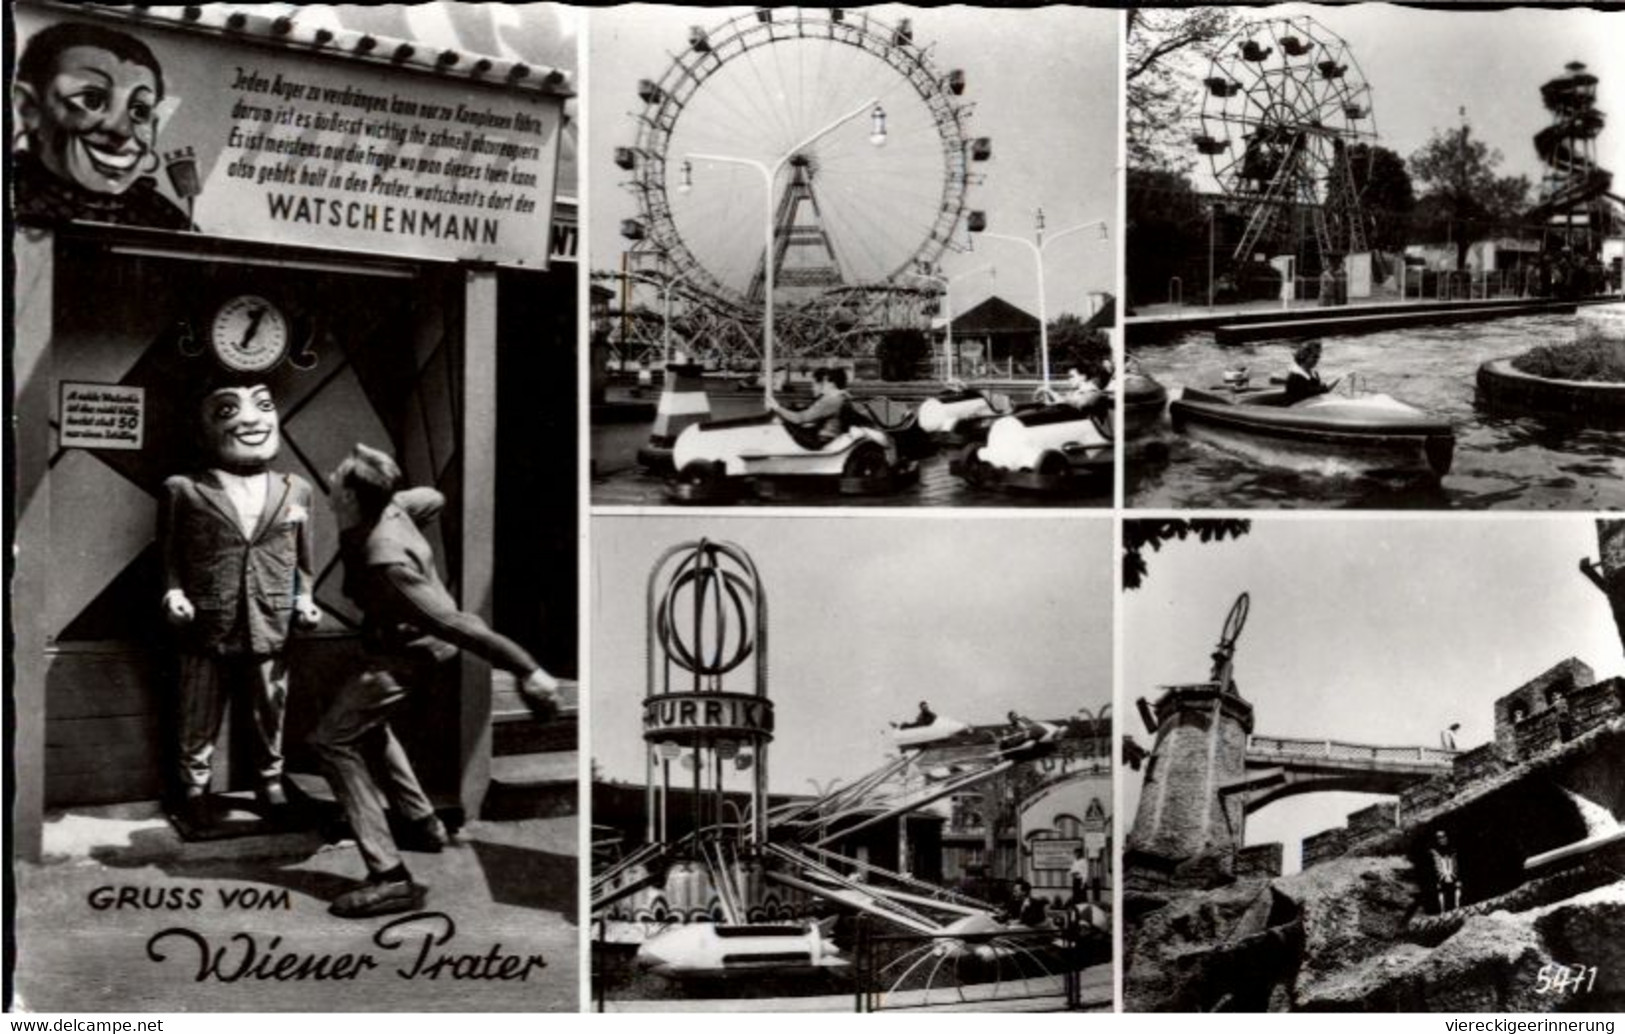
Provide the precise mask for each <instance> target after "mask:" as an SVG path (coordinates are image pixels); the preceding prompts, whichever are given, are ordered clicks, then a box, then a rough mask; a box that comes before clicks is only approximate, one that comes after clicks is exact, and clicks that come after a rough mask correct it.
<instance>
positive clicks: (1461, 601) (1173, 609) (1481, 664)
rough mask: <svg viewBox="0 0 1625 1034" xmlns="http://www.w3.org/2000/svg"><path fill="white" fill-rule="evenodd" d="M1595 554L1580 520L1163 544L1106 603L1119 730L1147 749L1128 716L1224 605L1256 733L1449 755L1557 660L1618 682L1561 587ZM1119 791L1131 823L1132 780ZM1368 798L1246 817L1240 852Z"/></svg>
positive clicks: (1184, 667) (1393, 527)
mask: <svg viewBox="0 0 1625 1034" xmlns="http://www.w3.org/2000/svg"><path fill="white" fill-rule="evenodd" d="M1587 556H1589V557H1592V558H1595V557H1596V556H1597V537H1596V525H1595V523H1594V522H1593V521H1592V520H1591V519H1589V518H1581V517H1545V516H1539V517H1536V516H1518V517H1513V518H1510V519H1508V518H1500V519H1496V518H1491V517H1488V516H1484V517H1472V516H1469V515H1456V516H1453V517H1451V518H1450V519H1448V520H1444V519H1438V518H1415V519H1412V518H1402V517H1392V516H1384V517H1382V518H1381V519H1376V520H1362V519H1340V518H1325V519H1315V520H1298V519H1290V518H1279V517H1277V518H1267V517H1265V518H1256V519H1254V521H1253V526H1252V531H1251V533H1250V534H1248V535H1246V536H1244V537H1243V538H1241V539H1238V540H1234V541H1229V540H1227V541H1225V542H1222V543H1217V544H1213V543H1207V544H1202V543H1197V542H1196V541H1195V540H1194V539H1192V540H1190V541H1187V542H1182V543H1181V542H1175V543H1172V544H1170V545H1166V546H1164V547H1163V549H1162V550H1161V552H1158V553H1153V554H1148V555H1147V557H1146V560H1147V563H1148V564H1149V568H1150V573H1149V576H1148V577H1147V579H1146V581H1145V583H1144V586H1143V587H1142V588H1140V589H1138V590H1135V591H1132V592H1128V593H1125V594H1124V602H1123V621H1124V631H1123V640H1122V643H1123V646H1122V649H1123V672H1124V683H1123V693H1122V697H1123V700H1122V703H1121V705H1120V709H1119V710H1118V714H1119V715H1120V716H1122V717H1121V718H1120V720H1119V730H1120V731H1122V732H1128V733H1132V734H1133V735H1134V737H1135V739H1136V740H1137V741H1138V742H1139V743H1140V744H1141V745H1142V746H1146V747H1149V746H1150V745H1151V743H1152V742H1153V738H1152V737H1151V736H1150V734H1148V733H1147V732H1146V731H1145V728H1144V726H1143V725H1142V724H1141V723H1140V721H1139V718H1138V717H1137V715H1136V712H1135V708H1134V706H1133V701H1134V700H1135V699H1137V698H1139V697H1142V696H1143V697H1145V698H1147V699H1148V700H1151V701H1154V700H1155V699H1156V697H1157V695H1158V693H1159V690H1158V688H1157V687H1158V686H1160V685H1164V684H1173V683H1181V682H1200V681H1202V680H1204V679H1205V678H1206V677H1207V673H1208V669H1209V666H1210V664H1209V658H1208V655H1209V653H1210V652H1211V651H1212V649H1213V647H1214V645H1215V644H1216V643H1217V641H1218V638H1219V633H1220V630H1221V628H1222V626H1223V623H1224V619H1225V616H1226V615H1227V614H1228V613H1229V610H1230V606H1231V604H1232V603H1233V602H1234V601H1235V598H1236V596H1237V595H1238V594H1239V593H1240V592H1242V591H1247V592H1249V593H1251V602H1252V607H1251V611H1250V615H1249V617H1248V620H1247V624H1246V627H1245V628H1244V629H1243V631H1242V633H1241V637H1240V639H1239V641H1238V645H1237V649H1236V655H1235V677H1236V682H1237V685H1238V686H1239V688H1240V690H1241V694H1242V696H1243V697H1245V698H1246V699H1247V700H1249V701H1251V702H1252V704H1253V705H1254V708H1255V712H1254V713H1255V716H1256V726H1255V729H1254V732H1255V733H1257V734H1259V735H1271V736H1289V737H1295V736H1301V737H1306V738H1321V739H1339V740H1344V741H1348V742H1353V743H1370V744H1377V745H1383V746H1438V745H1439V733H1440V731H1441V730H1443V729H1445V728H1446V727H1448V726H1449V725H1450V724H1451V723H1453V722H1460V723H1461V728H1460V730H1459V731H1457V733H1456V742H1457V745H1458V747H1460V748H1462V749H1467V748H1471V747H1476V746H1478V745H1480V744H1482V743H1486V742H1488V741H1489V740H1490V739H1492V738H1493V735H1494V713H1493V704H1494V701H1495V699H1496V698H1497V697H1500V696H1504V695H1505V694H1507V693H1509V692H1511V691H1512V690H1514V689H1516V688H1517V687H1518V686H1520V685H1522V684H1523V683H1525V682H1527V681H1528V680H1530V679H1531V678H1534V677H1535V676H1536V675H1539V674H1540V673H1541V672H1543V671H1545V670H1547V669H1548V668H1550V667H1552V666H1553V665H1555V664H1557V663H1558V662H1560V661H1562V660H1564V659H1566V658H1568V657H1571V656H1572V657H1578V658H1579V659H1580V660H1582V661H1584V662H1585V663H1587V664H1589V665H1590V666H1591V667H1592V668H1593V669H1594V670H1595V672H1596V674H1597V677H1598V678H1606V677H1610V676H1613V675H1619V674H1622V673H1625V659H1622V656H1621V650H1620V642H1619V636H1618V633H1617V632H1616V631H1615V628H1614V624H1613V620H1612V618H1611V616H1610V614H1609V610H1608V604H1607V601H1606V598H1605V597H1604V596H1603V595H1602V593H1600V592H1598V591H1597V590H1596V589H1595V588H1593V587H1592V585H1591V583H1590V582H1589V581H1587V580H1586V579H1585V578H1584V577H1583V576H1582V575H1581V574H1580V572H1579V570H1578V565H1579V561H1580V558H1581V557H1587ZM1120 771H1123V772H1124V773H1125V775H1126V777H1127V778H1126V781H1125V785H1124V807H1123V814H1124V815H1125V816H1128V817H1130V818H1129V821H1132V816H1133V814H1134V809H1135V807H1136V806H1137V803H1138V800H1139V789H1140V774H1139V773H1135V772H1133V771H1132V770H1128V769H1120ZM1377 799H1378V798H1374V797H1369V796H1366V795H1360V794H1343V793H1327V794H1305V795H1303V796H1299V797H1293V798H1288V799H1286V800H1284V801H1281V802H1278V803H1275V804H1272V805H1269V806H1267V807H1265V808H1264V809H1263V810H1262V811H1260V812H1258V813H1256V814H1255V815H1253V816H1250V817H1249V818H1248V829H1247V842H1248V843H1249V844H1258V843H1269V842H1272V841H1283V842H1285V844H1286V857H1287V859H1288V866H1289V869H1295V868H1296V860H1297V856H1298V842H1299V841H1300V840H1301V839H1302V838H1303V837H1304V836H1307V835H1309V834H1311V833H1317V832H1320V831H1321V830H1324V829H1329V828H1331V827H1333V826H1339V825H1342V823H1343V819H1344V817H1345V816H1346V815H1347V813H1348V812H1351V811H1355V810H1357V809H1359V808H1360V807H1363V806H1365V805H1366V804H1368V803H1371V802H1372V801H1374V800H1377Z"/></svg>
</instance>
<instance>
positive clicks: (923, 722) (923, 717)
mask: <svg viewBox="0 0 1625 1034" xmlns="http://www.w3.org/2000/svg"><path fill="white" fill-rule="evenodd" d="M936 722H937V715H936V712H934V711H932V710H931V705H930V704H928V703H926V702H925V701H924V700H922V701H920V713H919V714H917V715H915V716H914V719H913V720H912V721H907V722H903V723H901V724H894V725H893V728H897V729H923V728H925V727H926V726H927V725H935V724H936Z"/></svg>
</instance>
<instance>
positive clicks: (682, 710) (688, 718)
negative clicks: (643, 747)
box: [643, 693, 773, 741]
mask: <svg viewBox="0 0 1625 1034" xmlns="http://www.w3.org/2000/svg"><path fill="white" fill-rule="evenodd" d="M701 735H719V736H744V737H751V738H758V739H769V740H770V739H772V738H773V703H772V701H770V700H768V699H767V698H766V697H759V696H753V695H749V694H745V693H663V694H660V695H658V696H652V697H649V698H647V699H646V700H644V702H643V738H644V739H646V740H650V741H658V740H674V741H684V740H690V739H693V738H696V737H698V736H701Z"/></svg>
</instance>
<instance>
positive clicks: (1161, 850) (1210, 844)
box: [1124, 593, 1253, 878]
mask: <svg viewBox="0 0 1625 1034" xmlns="http://www.w3.org/2000/svg"><path fill="white" fill-rule="evenodd" d="M1249 606H1250V600H1249V598H1248V595H1247V594H1246V593H1242V594H1241V595H1240V596H1239V597H1237V599H1236V603H1235V606H1233V607H1232V608H1231V609H1230V615H1229V617H1227V618H1226V619H1225V623H1224V631H1223V633H1222V634H1221V635H1220V637H1219V645H1218V648H1217V649H1215V650H1214V651H1213V670H1212V671H1211V672H1210V673H1209V675H1208V681H1207V682H1199V683H1195V684H1193V685H1184V686H1164V687H1163V693H1162V696H1161V697H1160V698H1158V700H1157V702H1156V703H1155V704H1154V705H1147V704H1146V702H1145V701H1144V700H1141V701H1140V716H1141V717H1142V718H1143V719H1144V720H1145V723H1146V725H1147V726H1148V727H1149V728H1150V730H1151V731H1152V732H1154V733H1156V736H1157V740H1156V745H1155V746H1153V747H1152V748H1151V760H1150V761H1149V762H1148V763H1147V766H1146V771H1145V782H1144V783H1142V784H1141V789H1140V807H1139V811H1138V812H1137V813H1136V814H1135V816H1134V828H1133V829H1132V830H1131V831H1130V832H1129V837H1128V842H1127V843H1126V844H1125V845H1124V846H1125V852H1124V855H1125V857H1124V863H1125V868H1126V869H1129V870H1139V871H1140V872H1141V873H1159V874H1162V875H1163V876H1167V875H1169V874H1172V873H1173V871H1174V870H1175V869H1177V868H1179V867H1180V866H1181V865H1183V864H1185V863H1187V862H1190V861H1193V860H1195V859H1199V858H1211V859H1212V860H1213V861H1214V863H1215V864H1216V865H1217V866H1218V867H1220V868H1221V869H1224V870H1228V869H1229V867H1230V864H1231V860H1232V859H1233V858H1234V856H1235V853H1236V852H1237V851H1238V850H1240V848H1241V846H1242V842H1243V840H1244V839H1245V837H1246V811H1245V801H1246V795H1245V794H1241V793H1227V792H1226V790H1227V788H1228V789H1239V788H1240V787H1241V785H1242V783H1243V781H1244V779H1245V777H1246V771H1247V737H1248V736H1250V735H1251V734H1252V731H1253V705H1252V704H1250V703H1248V702H1247V701H1246V700H1244V699H1242V696H1241V693H1240V691H1239V690H1238V689H1237V688H1236V682H1235V677H1234V658H1235V652H1236V639H1237V637H1239V636H1240V635H1241V630H1242V627H1243V626H1244V625H1245V624H1246V623H1247V611H1248V608H1249ZM1131 878H1132V877H1131Z"/></svg>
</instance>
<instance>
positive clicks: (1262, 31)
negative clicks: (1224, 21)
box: [1194, 16, 1377, 269]
mask: <svg viewBox="0 0 1625 1034" xmlns="http://www.w3.org/2000/svg"><path fill="white" fill-rule="evenodd" d="M1202 86H1203V93H1202V111H1201V131H1200V133H1198V134H1197V135H1196V137H1195V139H1194V143H1195V145H1196V149H1197V151H1198V152H1199V153H1201V154H1202V155H1204V156H1206V157H1207V159H1208V161H1209V164H1210V168H1211V170H1212V173H1213V178H1214V180H1215V181H1216V182H1217V183H1218V186H1219V189H1220V190H1222V191H1223V192H1224V193H1225V194H1226V195H1227V196H1228V197H1229V198H1230V199H1231V200H1232V201H1233V202H1234V203H1235V204H1236V205H1237V207H1238V208H1239V209H1240V210H1241V211H1242V212H1243V213H1244V214H1245V216H1246V220H1247V221H1246V229H1245V231H1244V232H1243V234H1242V236H1241V239H1240V240H1239V241H1238V242H1237V245H1236V247H1235V249H1234V257H1235V258H1236V259H1238V260H1241V261H1245V260H1247V259H1248V258H1249V257H1250V256H1251V255H1252V254H1253V252H1254V249H1255V248H1256V247H1257V246H1258V245H1259V243H1260V242H1261V241H1262V240H1264V239H1266V237H1268V236H1269V235H1270V234H1271V233H1272V232H1283V231H1285V230H1286V228H1287V226H1288V225H1289V224H1290V222H1291V220H1290V219H1289V218H1283V217H1288V216H1290V215H1291V214H1292V212H1293V211H1294V210H1295V209H1296V210H1301V211H1307V212H1308V213H1309V214H1310V215H1311V219H1312V223H1313V227H1314V232H1315V243H1316V247H1317V249H1318V251H1319V256H1320V260H1321V264H1322V268H1327V269H1332V268H1335V267H1336V266H1337V265H1338V263H1339V262H1340V261H1341V259H1342V256H1344V255H1347V254H1349V253H1351V252H1358V251H1364V250H1365V249H1366V244H1365V223H1364V217H1363V216H1362V214H1361V211H1360V192H1361V188H1360V187H1359V184H1362V183H1364V182H1366V180H1367V176H1368V173H1369V172H1370V164H1371V155H1372V145H1374V144H1375V143H1376V139H1377V126H1376V120H1375V118H1374V117H1373V115H1372V110H1371V87H1370V86H1369V85H1368V84H1367V83H1366V81H1365V75H1364V73H1362V72H1361V70H1360V66H1359V62H1357V61H1356V60H1355V58H1354V55H1353V53H1352V52H1351V51H1350V50H1349V46H1348V44H1347V43H1346V42H1345V41H1344V40H1343V38H1342V37H1341V36H1339V35H1337V34H1336V33H1335V32H1332V31H1331V30H1329V29H1327V28H1326V27H1325V26H1323V25H1321V24H1320V23H1319V22H1317V21H1315V19H1313V18H1310V17H1308V16H1299V17H1294V18H1275V19H1270V20H1267V21H1255V22H1248V23H1247V24H1245V25H1243V26H1242V27H1241V28H1240V29H1239V30H1238V31H1237V32H1235V33H1234V34H1233V35H1231V36H1230V38H1229V39H1227V40H1225V42H1224V43H1223V44H1221V45H1220V46H1219V48H1218V49H1217V50H1216V51H1214V53H1213V55H1212V60H1211V64H1210V66H1209V68H1208V73H1207V76H1206V77H1205V78H1204V79H1203V80H1202ZM1357 145H1363V146H1358V147H1357Z"/></svg>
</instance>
